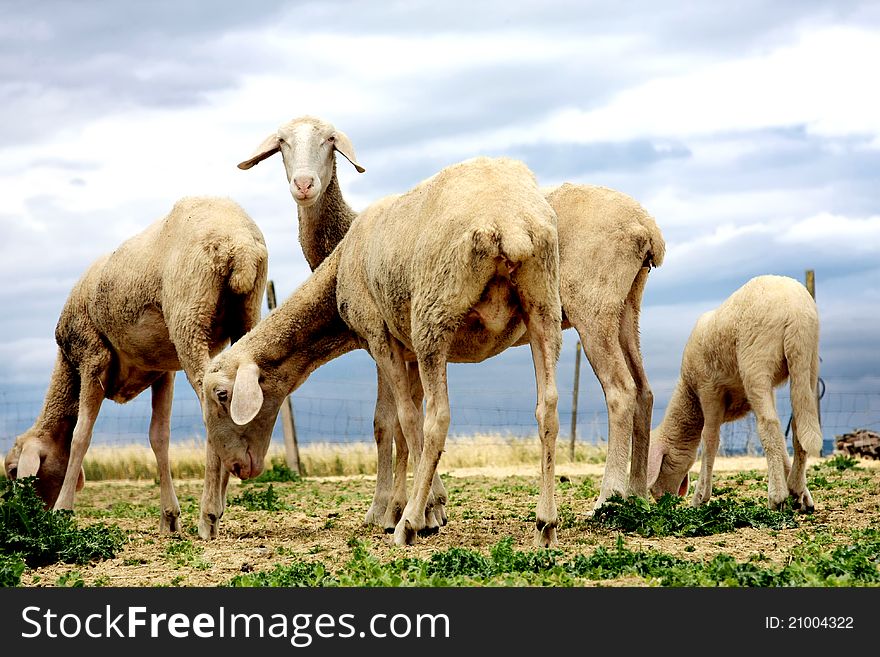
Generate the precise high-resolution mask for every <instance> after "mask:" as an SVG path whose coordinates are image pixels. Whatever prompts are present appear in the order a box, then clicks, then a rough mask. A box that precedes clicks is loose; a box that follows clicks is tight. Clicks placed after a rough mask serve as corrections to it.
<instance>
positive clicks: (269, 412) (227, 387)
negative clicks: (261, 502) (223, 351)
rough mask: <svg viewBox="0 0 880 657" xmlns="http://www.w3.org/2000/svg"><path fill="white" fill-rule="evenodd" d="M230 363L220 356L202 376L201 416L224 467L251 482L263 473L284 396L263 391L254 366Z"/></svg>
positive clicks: (258, 373)
mask: <svg viewBox="0 0 880 657" xmlns="http://www.w3.org/2000/svg"><path fill="white" fill-rule="evenodd" d="M229 360H230V359H228V358H227V359H224V358H223V355H221V356H220V357H219V359H218V361H215V362H216V364H215V365H214V367H213V368H212V369H211V370H210V371H209V372H208V373H207V374H206V375H205V377H204V380H203V385H202V413H203V417H204V420H205V428H206V430H207V440H208V443H209V444H210V446H211V447H212V448H213V450H214V451H215V452H216V454H217V456H218V457H219V458H220V461H221V462H222V463H223V467H224V468H225V469H226V470H228V471H229V472H230V473H231V474H234V475H235V476H237V477H239V478H240V479H250V478H252V477H256V476H257V475H259V474H260V473H261V472H262V471H263V466H264V463H265V459H266V452H267V451H268V450H269V443H270V441H271V439H272V429H273V428H274V426H275V418H276V417H277V416H278V411H279V410H280V408H281V402H282V401H283V400H284V395H283V394H280V393H277V392H275V391H274V390H272V389H267V390H265V391H264V390H263V388H262V387H261V382H260V378H261V374H260V370H259V368H258V367H257V366H256V365H255V364H254V363H252V362H247V363H241V364H237V363H234V362H229ZM267 388H268V386H267Z"/></svg>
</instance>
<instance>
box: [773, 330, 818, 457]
mask: <svg viewBox="0 0 880 657" xmlns="http://www.w3.org/2000/svg"><path fill="white" fill-rule="evenodd" d="M782 348H783V351H784V352H785V359H786V360H787V361H788V373H789V377H790V386H791V411H792V415H793V416H794V420H795V423H796V429H797V431H796V433H797V440H798V442H799V443H800V444H801V447H802V448H803V449H804V451H806V452H807V454H809V455H811V456H819V453H820V452H821V449H822V429H821V427H820V426H819V412H818V409H817V407H816V403H817V400H816V383H817V380H818V376H819V331H818V325H817V324H816V323H815V322H804V324H803V325H802V326H801V327H799V329H798V330H792V328H791V327H789V328H788V330H786V332H785V335H784V337H783V341H782Z"/></svg>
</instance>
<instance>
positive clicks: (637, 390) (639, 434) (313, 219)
mask: <svg viewBox="0 0 880 657" xmlns="http://www.w3.org/2000/svg"><path fill="white" fill-rule="evenodd" d="M277 152H281V155H282V159H283V162H284V167H285V171H286V174H287V179H288V181H289V183H290V192H291V195H292V196H293V198H294V201H296V203H297V206H298V215H299V239H300V243H301V244H302V247H303V252H304V253H305V255H306V259H307V260H308V262H309V264H310V265H311V266H312V268H313V269H314V268H315V267H316V266H317V264H319V263H320V261H321V260H322V259H323V257H326V254H327V253H329V251H330V250H331V249H332V248H333V246H334V242H333V240H334V239H336V240H337V242H338V240H339V239H341V238H342V236H343V235H344V234H345V232H346V231H347V230H348V228H349V226H350V225H351V221H352V219H353V217H354V216H355V213H354V212H353V211H352V210H351V208H350V207H349V206H348V204H347V203H346V202H345V200H344V199H343V197H342V194H341V191H340V188H339V183H338V181H337V178H336V159H335V157H334V152H340V153H342V154H343V155H344V156H345V157H346V158H347V159H348V160H349V161H350V162H351V163H352V164H353V165H354V166H355V168H356V169H357V170H358V171H359V172H363V171H364V168H363V167H362V166H361V165H360V164H358V162H357V160H356V159H355V156H354V148H353V146H352V143H351V140H350V139H349V138H348V137H347V136H346V135H345V134H344V133H343V132H341V131H339V130H337V129H336V128H335V127H334V126H333V125H332V124H330V123H328V122H326V121H323V120H321V119H318V118H314V117H300V118H296V119H293V120H291V121H289V122H287V123H285V124H283V125H282V126H280V127H279V128H278V130H277V131H276V132H275V133H273V134H271V135H269V136H268V137H267V138H266V139H265V140H264V141H263V142H262V143H261V144H260V145H259V146H258V147H257V149H256V150H255V152H254V154H253V155H252V156H251V157H250V158H248V159H247V160H245V161H243V162H242V163H241V164H239V165H238V166H239V168H242V169H248V168H250V167H252V166H253V165H254V164H256V163H258V162H260V161H262V160H264V159H266V158H267V157H269V156H271V155H273V154H274V153H277ZM543 191H544V193H545V194H546V197H547V200H548V201H549V203H550V205H551V207H552V208H553V209H554V210H555V212H556V214H557V216H558V231H559V264H560V296H561V300H562V308H563V328H568V327H570V326H574V327H575V329H576V330H577V331H578V333H579V335H580V337H581V344H582V345H583V348H584V351H585V353H586V355H587V358H588V360H589V361H590V364H591V366H592V367H593V370H594V372H595V373H596V376H597V378H598V379H599V381H600V383H601V385H602V388H603V391H604V393H605V398H606V404H607V407H608V424H609V430H608V459H607V461H606V471H605V476H604V478H603V481H602V486H601V490H600V494H599V497H598V499H597V501H596V506H597V507H598V506H599V505H601V504H602V503H603V502H604V501H605V500H606V499H607V498H608V497H610V496H611V495H613V494H614V493H620V494H636V495H641V496H643V497H644V496H647V494H648V492H647V479H646V468H647V456H648V440H649V433H650V425H651V412H652V406H653V395H652V392H651V388H650V385H649V383H648V379H647V375H646V374H645V370H644V366H643V364H642V356H641V350H640V347H639V313H640V308H641V299H642V293H643V291H644V286H645V283H646V281H647V274H648V271H649V270H650V268H651V267H652V266H660V265H661V264H662V262H663V257H664V253H665V243H664V240H663V236H662V234H661V232H660V230H659V228H658V227H657V224H656V222H655V221H654V219H653V218H652V217H651V216H650V215H649V214H648V213H647V212H646V211H645V210H644V208H642V207H641V205H639V204H638V203H637V202H636V201H635V200H634V199H632V198H630V197H629V196H627V195H625V194H622V193H620V192H617V191H614V190H611V189H607V188H604V187H596V186H590V185H572V184H568V183H566V184H565V185H562V186H560V187H558V188H551V189H547V190H543ZM321 256H323V257H321ZM527 342H528V338H527V336H524V337H523V339H521V340H520V341H519V343H518V344H526V343H527ZM412 369H413V370H414V368H412ZM415 374H417V373H416V372H414V371H413V372H412V373H411V376H410V378H411V383H412V390H411V392H412V395H413V401H414V403H415V404H416V405H417V406H419V407H421V401H422V397H421V395H422V391H421V389H420V387H419V385H418V376H415ZM378 378H379V385H378V395H377V402H376V412H375V421H374V429H375V430H374V435H375V439H376V446H377V452H378V464H377V476H376V492H375V495H374V497H373V502H372V504H371V505H370V508H369V510H368V511H367V515H366V519H365V520H366V522H367V523H368V524H376V525H380V526H384V527H385V529H386V530H393V528H394V527H395V525H396V524H397V522H398V520H399V519H400V514H401V513H402V511H403V508H404V506H405V504H406V500H407V496H406V467H407V448H406V444H405V441H404V440H403V437H402V433H401V429H400V425H399V422H398V421H397V416H396V415H397V414H396V411H395V409H394V405H393V398H392V396H391V391H390V388H389V387H388V386H387V385H385V384H384V382H383V381H382V376H381V373H379V377H378ZM392 434H393V435H394V437H395V446H396V448H397V461H396V468H395V471H394V474H393V476H392V452H391V441H390V440H389V438H388V436H390V435H392ZM630 440H632V450H631V451H632V455H633V460H632V470H631V474H630V479H629V483H628V484H627V476H626V465H627V461H628V459H629V454H630ZM392 482H393V483H392ZM392 486H393V491H392ZM433 489H434V493H435V498H436V500H437V504H436V506H435V509H436V511H437V517H436V520H434V521H433V522H432V519H431V516H430V514H429V517H428V522H429V525H430V526H435V525H442V524H445V522H446V512H445V508H444V507H445V503H446V499H447V495H446V490H445V488H444V486H443V484H442V482H441V481H440V478H439V477H436V478H435V481H434V482H433Z"/></svg>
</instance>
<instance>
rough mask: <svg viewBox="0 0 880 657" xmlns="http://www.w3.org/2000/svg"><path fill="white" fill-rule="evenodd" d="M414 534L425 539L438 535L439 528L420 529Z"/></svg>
mask: <svg viewBox="0 0 880 657" xmlns="http://www.w3.org/2000/svg"><path fill="white" fill-rule="evenodd" d="M416 533H417V534H418V535H419V536H421V537H422V538H425V537H426V536H433V535H434V534H439V533H440V527H439V526H433V527H422V528H421V529H420V530H419V531H418V532H416Z"/></svg>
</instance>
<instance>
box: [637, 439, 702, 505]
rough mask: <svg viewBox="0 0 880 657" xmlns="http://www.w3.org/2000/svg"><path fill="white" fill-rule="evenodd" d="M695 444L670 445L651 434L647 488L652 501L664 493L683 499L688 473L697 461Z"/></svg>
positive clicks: (688, 480)
mask: <svg viewBox="0 0 880 657" xmlns="http://www.w3.org/2000/svg"><path fill="white" fill-rule="evenodd" d="M697 444H699V441H697V443H695V444H693V447H692V448H691V444H690V443H689V444H688V445H686V446H679V445H671V444H669V443H668V442H666V441H665V440H663V438H662V436H661V435H659V434H658V433H657V432H656V431H652V432H651V441H650V445H649V447H648V487H649V489H650V491H651V495H653V496H654V499H658V500H659V499H660V498H661V497H663V495H665V494H666V493H670V494H673V495H676V494H677V495H679V496H681V497H684V496H685V495H687V492H688V488H689V486H690V477H689V476H688V472H689V471H690V469H691V466H692V465H693V464H694V462H695V461H696V460H697V448H696V445H697Z"/></svg>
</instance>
